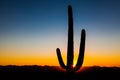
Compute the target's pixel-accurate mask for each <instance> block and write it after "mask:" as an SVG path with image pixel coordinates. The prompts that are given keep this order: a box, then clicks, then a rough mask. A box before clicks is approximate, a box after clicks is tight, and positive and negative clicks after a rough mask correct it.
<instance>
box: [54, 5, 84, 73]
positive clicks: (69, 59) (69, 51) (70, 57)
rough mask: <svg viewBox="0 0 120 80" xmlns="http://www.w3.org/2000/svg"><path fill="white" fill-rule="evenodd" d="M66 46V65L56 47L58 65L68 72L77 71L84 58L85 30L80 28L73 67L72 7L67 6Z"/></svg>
mask: <svg viewBox="0 0 120 80" xmlns="http://www.w3.org/2000/svg"><path fill="white" fill-rule="evenodd" d="M68 26H69V27H68V48H67V65H65V64H64V62H63V59H62V57H61V52H60V49H59V48H57V49H56V52H57V57H58V61H59V64H60V66H61V67H62V68H63V69H66V71H67V72H68V73H73V72H75V71H78V70H79V69H80V67H81V66H82V63H83V59H84V49H85V37H86V34H85V30H84V29H82V31H81V42H80V49H79V56H78V60H77V64H76V65H75V67H73V59H74V45H73V43H74V41H73V16H72V7H71V6H70V5H69V6H68Z"/></svg>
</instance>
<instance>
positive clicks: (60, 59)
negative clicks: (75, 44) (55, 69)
mask: <svg viewBox="0 0 120 80" xmlns="http://www.w3.org/2000/svg"><path fill="white" fill-rule="evenodd" d="M56 52H57V57H58V61H59V64H60V66H61V67H62V68H63V69H66V66H65V64H64V62H63V59H62V57H61V52H60V49H59V48H57V49H56Z"/></svg>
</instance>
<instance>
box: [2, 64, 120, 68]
mask: <svg viewBox="0 0 120 80" xmlns="http://www.w3.org/2000/svg"><path fill="white" fill-rule="evenodd" d="M0 66H3V67H7V66H8V67H9V66H16V67H24V66H28V67H29V66H38V67H60V66H55V65H0ZM82 67H108V68H109V67H110V68H113V67H118V68H120V66H98V65H93V66H82Z"/></svg>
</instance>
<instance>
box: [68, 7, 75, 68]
mask: <svg viewBox="0 0 120 80" xmlns="http://www.w3.org/2000/svg"><path fill="white" fill-rule="evenodd" d="M73 50H74V46H73V16H72V7H71V6H70V5H69V6H68V49H67V68H68V70H69V69H71V68H72V65H73V58H74V54H73Z"/></svg>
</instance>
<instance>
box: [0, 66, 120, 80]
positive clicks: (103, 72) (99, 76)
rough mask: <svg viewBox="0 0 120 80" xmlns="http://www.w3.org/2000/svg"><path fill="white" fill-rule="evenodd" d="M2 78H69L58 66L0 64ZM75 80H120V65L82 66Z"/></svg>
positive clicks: (4, 79)
mask: <svg viewBox="0 0 120 80" xmlns="http://www.w3.org/2000/svg"><path fill="white" fill-rule="evenodd" d="M0 80H68V79H67V73H66V71H65V70H63V69H62V68H60V67H58V66H36V65H33V66H12V65H9V66H0ZM73 80H120V67H99V66H93V67H82V68H81V69H80V70H79V71H78V72H76V73H75V74H74V79H73Z"/></svg>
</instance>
